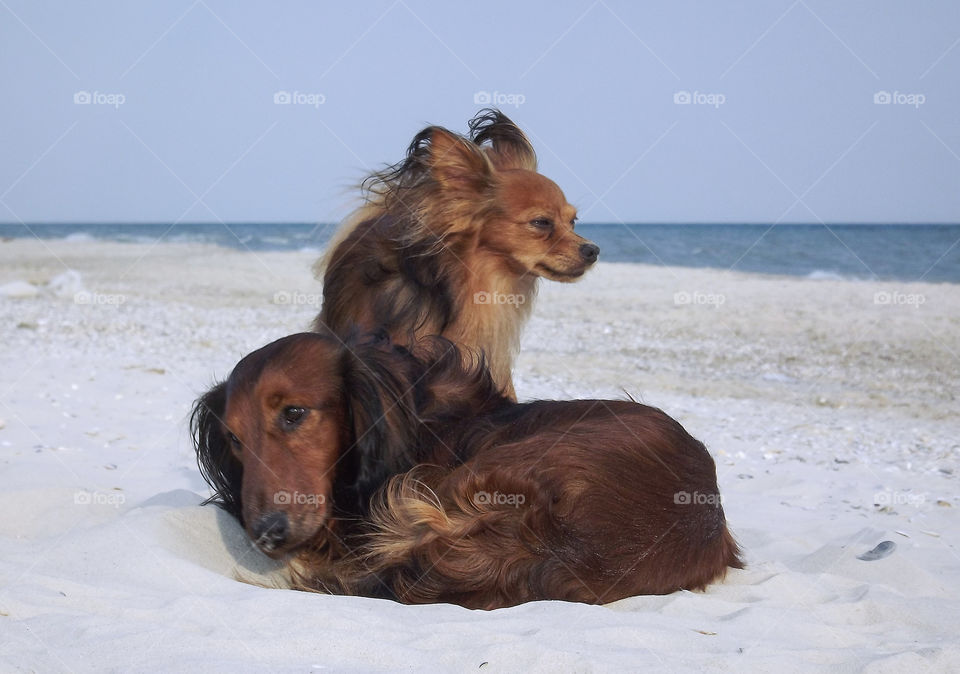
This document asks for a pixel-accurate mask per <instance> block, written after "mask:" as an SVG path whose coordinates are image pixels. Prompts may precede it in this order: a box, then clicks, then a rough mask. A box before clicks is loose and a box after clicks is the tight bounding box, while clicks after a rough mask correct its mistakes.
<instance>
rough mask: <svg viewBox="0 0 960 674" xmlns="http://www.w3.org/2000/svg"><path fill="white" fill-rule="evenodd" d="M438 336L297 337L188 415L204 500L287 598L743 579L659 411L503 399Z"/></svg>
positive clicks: (593, 597) (501, 594) (477, 593)
mask: <svg viewBox="0 0 960 674" xmlns="http://www.w3.org/2000/svg"><path fill="white" fill-rule="evenodd" d="M463 362H464V361H463V357H462V355H461V353H460V352H459V351H458V350H457V348H456V347H454V346H453V345H452V343H451V342H449V341H447V340H445V339H443V338H430V339H428V340H425V341H422V342H419V343H418V344H417V346H416V349H415V353H411V352H410V351H407V350H406V349H404V348H402V347H397V346H392V345H390V344H388V343H386V342H385V341H383V340H378V339H377V338H375V337H371V336H368V337H365V338H361V339H353V340H350V341H349V342H348V343H346V344H344V343H342V342H340V341H339V340H338V339H337V338H335V337H331V336H327V335H322V334H317V333H305V334H298V335H292V336H289V337H285V338H283V339H280V340H278V341H276V342H273V343H272V344H269V345H267V346H265V347H263V348H261V349H259V350H258V351H255V352H253V353H251V354H250V355H248V356H247V357H245V358H244V359H243V360H241V361H240V363H239V364H238V365H237V366H236V368H235V369H234V370H233V373H232V374H231V375H230V377H229V379H228V380H227V381H226V382H224V383H221V384H219V385H217V386H216V387H214V388H213V389H212V390H210V391H209V392H208V393H207V394H206V395H205V396H203V398H201V399H200V400H199V401H197V404H196V406H195V408H194V412H193V417H192V428H193V432H194V438H195V441H196V448H197V456H198V460H199V464H200V468H201V471H202V473H203V475H204V477H205V478H206V480H207V482H208V483H209V484H210V485H211V487H213V490H214V492H215V494H214V496H213V498H212V499H211V500H212V501H214V502H216V503H219V504H220V505H221V506H223V507H224V508H225V509H226V510H227V511H228V512H230V513H231V514H233V515H234V516H236V517H237V518H238V519H239V520H240V522H241V523H242V524H243V526H244V527H245V528H246V531H247V532H248V534H249V536H250V537H251V539H252V540H253V541H255V543H256V545H257V546H258V547H259V548H260V549H261V550H263V551H264V552H265V553H266V554H268V555H270V556H272V557H287V558H288V559H289V561H290V570H291V576H292V578H293V581H294V582H293V585H294V587H297V588H298V589H307V590H316V591H324V592H335V593H339V594H358V595H366V596H378V597H390V598H393V599H396V600H398V601H402V602H407V603H430V602H451V603H455V604H460V605H462V606H466V607H471V608H485V609H491V608H497V607H502V606H511V605H514V604H519V603H522V602H526V601H533V600H537V599H562V600H569V601H580V602H588V603H602V602H610V601H614V600H616V599H620V598H623V597H628V596H632V595H637V594H665V593H669V592H673V591H675V590H681V589H701V588H703V587H705V586H706V585H707V584H709V583H711V582H713V581H715V580H718V579H720V578H722V577H723V576H724V575H725V573H726V570H727V568H728V567H734V568H741V567H742V563H741V561H740V558H739V551H738V548H737V545H736V543H735V542H734V540H733V537H732V536H731V535H730V532H729V531H728V530H727V526H726V521H725V519H724V514H723V508H722V507H721V505H720V497H719V493H718V490H717V482H716V469H715V467H714V462H713V460H712V459H711V457H710V455H709V454H708V453H707V451H706V449H705V448H704V446H703V445H702V444H701V443H700V442H699V441H697V440H695V439H694V438H693V437H691V436H690V435H689V434H688V433H687V432H686V431H685V430H684V429H683V427H682V426H681V425H680V424H679V423H677V422H676V421H674V420H673V419H672V418H670V417H669V416H667V415H666V414H664V413H663V412H662V411H660V410H658V409H654V408H652V407H647V406H646V405H641V404H638V403H634V402H626V401H611V400H577V401H539V402H532V403H514V402H512V401H510V400H509V399H507V398H505V397H504V396H502V395H501V394H500V393H499V392H498V391H497V388H496V386H495V384H494V383H493V380H492V379H491V377H490V374H489V372H488V371H487V369H486V367H485V366H484V364H483V363H482V362H480V363H477V364H476V365H475V366H473V367H469V366H465V365H464V364H463Z"/></svg>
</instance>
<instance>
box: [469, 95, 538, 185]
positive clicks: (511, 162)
mask: <svg viewBox="0 0 960 674" xmlns="http://www.w3.org/2000/svg"><path fill="white" fill-rule="evenodd" d="M470 139H471V140H472V141H473V142H474V143H475V144H477V145H481V146H482V145H483V144H484V143H488V142H489V143H490V148H489V150H488V151H487V155H488V156H489V157H490V161H491V162H493V165H494V166H495V167H497V168H498V169H500V170H504V169H526V170H527V171H536V170H537V153H536V152H534V149H533V145H531V144H530V141H529V140H528V139H527V136H526V134H524V133H523V131H521V130H520V127H518V126H517V125H516V124H514V123H513V122H512V121H511V120H510V118H509V117H507V116H506V115H505V114H503V113H502V112H500V111H499V110H494V109H492V108H488V109H485V110H481V111H480V112H478V113H477V116H476V117H474V118H473V119H471V120H470Z"/></svg>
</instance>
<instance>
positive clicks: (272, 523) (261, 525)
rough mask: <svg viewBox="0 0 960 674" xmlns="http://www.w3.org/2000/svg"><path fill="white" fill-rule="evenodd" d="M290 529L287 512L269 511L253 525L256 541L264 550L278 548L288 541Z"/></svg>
mask: <svg viewBox="0 0 960 674" xmlns="http://www.w3.org/2000/svg"><path fill="white" fill-rule="evenodd" d="M289 531H290V527H289V525H288V523H287V513H285V512H273V513H267V514H266V515H264V516H263V517H261V518H260V519H259V520H257V522H256V524H254V525H253V535H254V542H255V543H256V544H257V546H258V547H259V548H261V549H263V550H267V551H271V550H276V549H277V548H279V547H282V546H283V544H284V543H285V542H286V541H287V535H288V534H289Z"/></svg>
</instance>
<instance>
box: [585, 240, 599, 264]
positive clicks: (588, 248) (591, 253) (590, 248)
mask: <svg viewBox="0 0 960 674" xmlns="http://www.w3.org/2000/svg"><path fill="white" fill-rule="evenodd" d="M599 254H600V246H598V245H597V244H595V243H585V244H583V245H581V246H580V257H582V258H583V261H584V262H596V261H597V256H598V255H599Z"/></svg>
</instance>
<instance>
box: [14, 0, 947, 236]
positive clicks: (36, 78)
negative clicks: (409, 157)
mask: <svg viewBox="0 0 960 674" xmlns="http://www.w3.org/2000/svg"><path fill="white" fill-rule="evenodd" d="M0 86H2V91H3V105H2V106H0V157H2V158H0V222H7V223H17V222H26V223H44V222H167V223H174V222H324V223H327V222H336V221H337V220H339V219H340V218H342V217H343V216H344V215H345V214H346V213H347V212H348V211H349V210H350V209H351V208H352V207H353V206H354V205H355V199H356V197H357V195H358V191H357V189H356V185H357V184H358V183H359V181H360V180H361V179H362V178H363V176H364V175H365V174H366V173H368V172H370V171H372V170H375V169H378V168H380V167H382V166H383V165H384V164H386V163H393V162H395V161H397V160H399V159H401V158H402V156H403V152H404V150H405V149H406V146H407V144H408V143H409V142H410V139H411V138H412V137H413V136H414V134H416V133H417V131H419V130H420V129H422V128H423V127H424V126H427V125H429V124H439V125H442V126H445V127H447V128H449V129H452V130H454V131H459V132H464V131H466V123H467V120H469V119H470V117H472V116H473V115H474V114H475V113H476V112H477V111H478V110H479V109H480V108H482V107H485V105H489V104H497V105H498V106H499V107H500V108H501V109H502V110H503V111H504V112H505V113H506V114H507V115H509V116H510V117H511V118H513V119H514V121H516V122H517V123H518V124H519V125H520V126H521V128H523V129H524V130H525V131H526V132H527V134H528V136H529V137H530V139H531V140H532V142H533V144H534V146H535V148H536V150H537V153H538V156H539V158H540V170H541V172H542V173H543V174H544V175H546V176H548V177H550V178H552V179H553V180H555V181H556V182H557V183H558V184H559V185H560V186H561V188H563V190H564V191H565V193H566V195H567V198H568V199H569V200H570V201H571V203H573V204H574V205H575V206H577V207H578V208H579V210H580V218H581V220H582V221H583V222H595V223H597V222H609V223H618V222H628V223H630V222H637V223H672V222H680V223H684V222H757V223H787V222H825V223H855V222H880V223H887V222H954V223H956V222H960V114H958V110H960V3H958V2H956V0H941V1H930V2H922V1H917V2H905V1H904V2H884V1H877V0H866V1H846V0H843V1H837V0H754V1H748V2H736V3H733V2H712V1H703V2H687V1H684V0H679V1H676V2H667V1H665V2H642V3H641V2H629V1H616V0H597V1H592V0H587V1H585V2H539V1H538V2H525V1H522V0H513V1H512V2H499V1H487V2H484V3H476V2H471V3H466V2H440V1H427V0H424V1H418V0H365V1H364V2H350V3H347V2H335V3H328V2H270V3H249V2H228V1H226V0H223V1H221V0H164V1H162V2H160V1H153V2H151V1H144V2H125V1H118V2H95V3H76V2H52V1H50V2H47V1H43V0H0Z"/></svg>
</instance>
